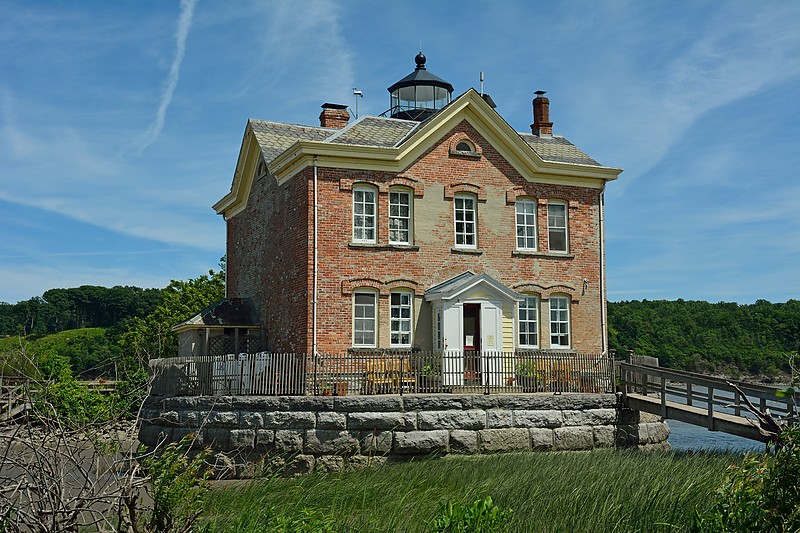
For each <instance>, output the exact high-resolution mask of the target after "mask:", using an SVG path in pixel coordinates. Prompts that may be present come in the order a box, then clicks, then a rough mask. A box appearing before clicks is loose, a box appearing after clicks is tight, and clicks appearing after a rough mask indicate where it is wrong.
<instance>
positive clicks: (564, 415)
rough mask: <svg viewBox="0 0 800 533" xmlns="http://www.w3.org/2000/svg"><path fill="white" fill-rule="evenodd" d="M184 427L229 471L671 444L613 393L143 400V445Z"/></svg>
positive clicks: (176, 435)
mask: <svg viewBox="0 0 800 533" xmlns="http://www.w3.org/2000/svg"><path fill="white" fill-rule="evenodd" d="M189 434H191V435H192V436H193V437H194V438H195V445H196V446H197V447H201V446H202V447H210V448H211V449H212V450H213V452H214V453H216V454H217V455H216V457H217V459H218V460H219V461H218V462H219V463H220V464H223V465H225V469H226V472H225V475H228V476H234V477H251V476H253V475H258V474H259V473H260V472H265V471H271V470H276V469H281V470H282V471H284V472H285V473H288V474H302V473H306V472H309V471H311V470H313V469H315V468H317V469H323V470H340V469H342V468H344V467H345V466H347V465H363V464H380V463H383V462H385V461H387V460H397V459H403V458H409V457H415V456H425V455H430V454H438V455H443V454H450V453H455V454H482V453H498V452H510V451H540V450H541V451H546V450H589V449H592V448H598V447H612V446H617V447H631V446H632V447H640V448H649V447H656V448H665V447H667V448H668V447H669V445H668V444H667V442H666V441H667V437H668V436H669V428H668V427H667V425H666V424H665V423H663V422H662V421H660V419H658V418H656V417H652V416H651V415H646V414H644V413H639V412H638V411H631V410H629V409H623V408H621V407H620V406H619V404H618V401H617V397H616V396H615V395H613V394H563V395H552V394H525V395H504V394H502V395H489V396H483V395H451V394H442V395H435V394H432V395H425V396H422V395H415V396H344V397H325V396H320V397H305V396H280V397H264V396H257V397H256V396H225V397H158V396H151V397H150V398H148V399H147V401H146V403H145V406H144V408H143V410H142V424H141V427H140V431H139V440H140V441H141V442H142V443H143V444H145V445H148V446H154V445H155V444H156V443H158V442H159V441H160V440H161V439H166V441H167V442H175V441H179V440H180V439H181V438H183V437H184V436H186V435H189Z"/></svg>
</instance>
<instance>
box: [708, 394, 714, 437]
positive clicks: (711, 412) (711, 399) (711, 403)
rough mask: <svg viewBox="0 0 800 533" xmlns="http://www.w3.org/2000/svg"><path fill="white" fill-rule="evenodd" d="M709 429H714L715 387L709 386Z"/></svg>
mask: <svg viewBox="0 0 800 533" xmlns="http://www.w3.org/2000/svg"><path fill="white" fill-rule="evenodd" d="M708 429H709V430H711V431H714V387H708Z"/></svg>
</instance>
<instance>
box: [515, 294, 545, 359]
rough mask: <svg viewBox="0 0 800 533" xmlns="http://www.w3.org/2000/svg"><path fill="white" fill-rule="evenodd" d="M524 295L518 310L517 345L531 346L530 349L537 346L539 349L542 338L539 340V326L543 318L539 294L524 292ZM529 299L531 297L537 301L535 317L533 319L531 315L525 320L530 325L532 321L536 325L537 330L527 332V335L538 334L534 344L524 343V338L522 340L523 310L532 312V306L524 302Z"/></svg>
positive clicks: (534, 307) (534, 310)
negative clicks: (540, 310)
mask: <svg viewBox="0 0 800 533" xmlns="http://www.w3.org/2000/svg"><path fill="white" fill-rule="evenodd" d="M523 296H524V297H525V298H524V299H523V300H521V301H520V302H519V308H518V310H517V320H516V325H517V333H516V334H517V338H516V340H517V346H518V347H520V348H530V349H533V348H535V349H538V348H539V344H540V340H539V337H540V327H539V326H540V323H541V320H540V319H539V315H540V312H539V297H538V296H537V295H535V294H523ZM529 299H531V300H533V301H534V302H535V303H534V305H533V312H534V313H535V315H536V316H535V317H534V319H533V320H531V319H530V318H529V317H526V319H525V320H524V322H525V323H526V324H528V325H530V324H531V323H533V324H534V325H535V326H534V327H535V328H536V330H535V331H534V332H530V331H528V332H526V335H531V334H533V335H536V342H535V343H534V344H524V343H523V342H522V340H521V337H522V322H523V319H522V312H523V310H525V311H526V314H528V313H530V310H531V308H530V307H528V306H527V305H523V304H526V303H527V300H529ZM526 329H527V328H526Z"/></svg>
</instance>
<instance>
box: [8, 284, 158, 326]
mask: <svg viewBox="0 0 800 533" xmlns="http://www.w3.org/2000/svg"><path fill="white" fill-rule="evenodd" d="M160 299H161V291H160V290H159V289H141V288H139V287H120V286H116V287H111V288H106V287H99V286H94V285H83V286H81V287H74V288H70V289H50V290H48V291H46V292H45V293H44V294H43V295H42V297H39V296H35V297H33V298H31V299H29V300H25V301H21V302H17V303H16V304H13V305H12V304H9V303H5V302H1V303H0V335H14V334H17V333H18V329H20V330H21V331H20V332H19V333H21V334H22V335H29V334H33V333H36V334H40V335H41V334H47V333H55V332H59V331H65V330H68V329H82V328H87V327H110V326H113V325H115V324H117V323H118V322H120V321H122V320H124V319H126V318H130V317H134V316H144V315H147V314H148V313H150V312H151V311H152V310H153V309H154V308H155V306H156V305H157V304H158V302H159V301H160Z"/></svg>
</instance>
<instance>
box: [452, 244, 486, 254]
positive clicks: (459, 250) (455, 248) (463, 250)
mask: <svg viewBox="0 0 800 533" xmlns="http://www.w3.org/2000/svg"><path fill="white" fill-rule="evenodd" d="M450 251H451V252H453V253H456V254H468V255H483V248H462V247H460V246H453V247H452V248H450Z"/></svg>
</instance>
